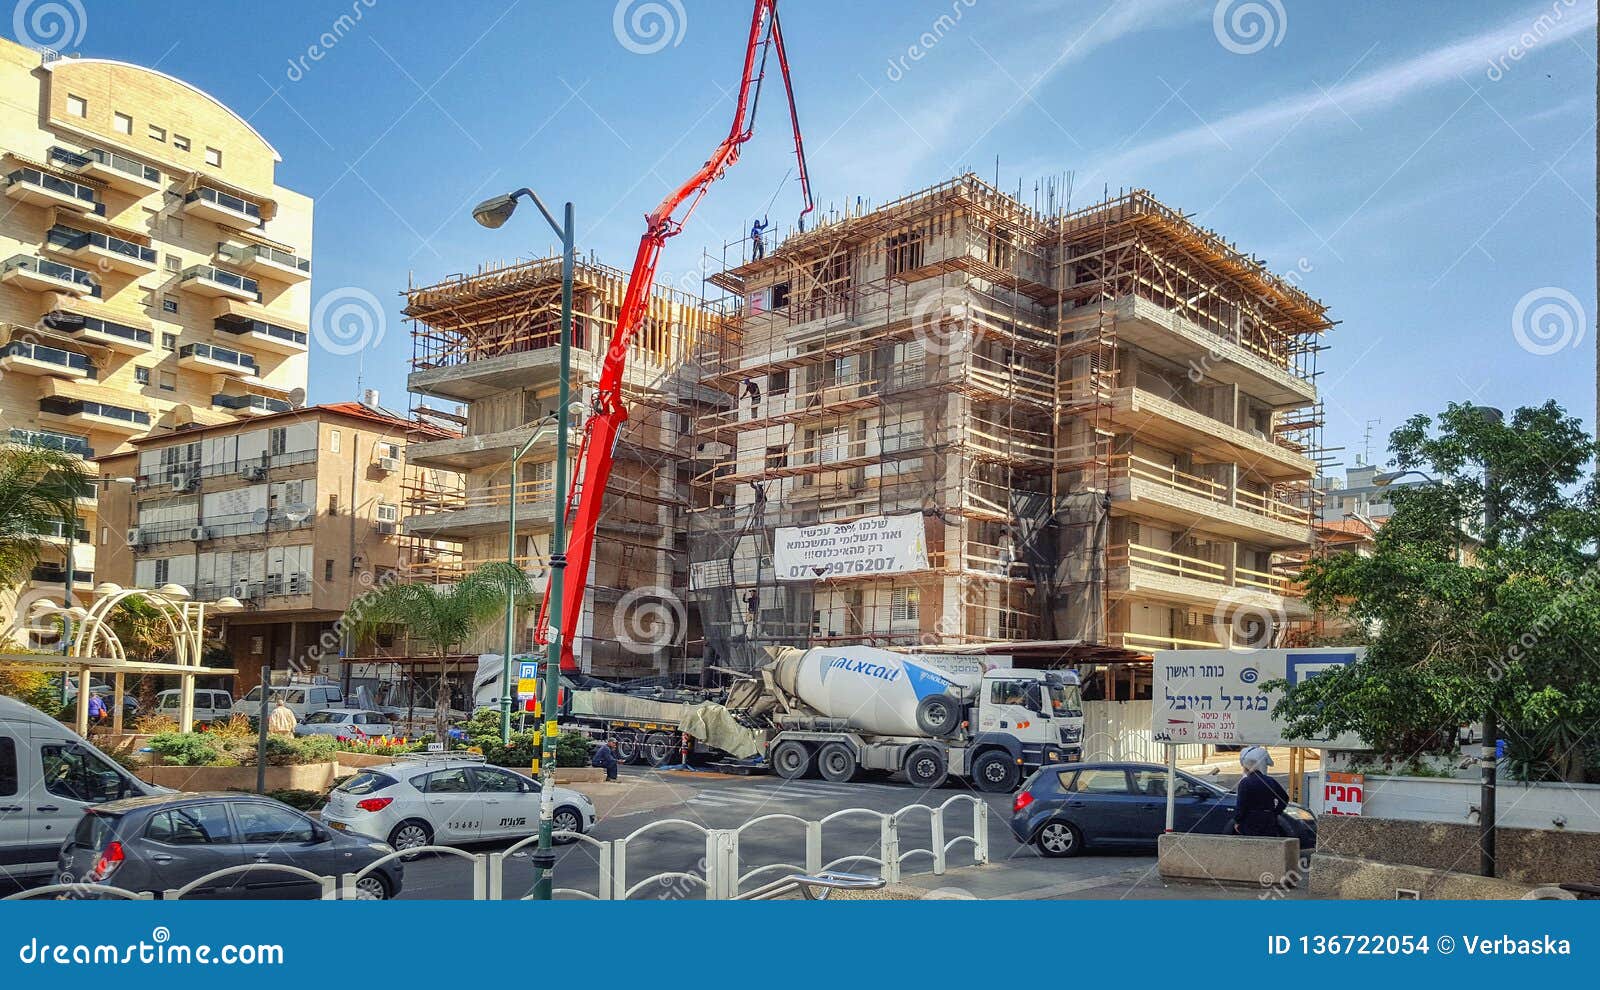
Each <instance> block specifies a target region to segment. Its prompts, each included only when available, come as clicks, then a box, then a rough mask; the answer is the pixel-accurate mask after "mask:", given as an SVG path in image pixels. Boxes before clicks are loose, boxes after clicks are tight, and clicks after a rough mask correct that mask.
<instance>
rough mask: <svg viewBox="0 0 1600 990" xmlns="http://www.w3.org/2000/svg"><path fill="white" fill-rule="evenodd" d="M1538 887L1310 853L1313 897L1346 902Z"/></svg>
mask: <svg viewBox="0 0 1600 990" xmlns="http://www.w3.org/2000/svg"><path fill="white" fill-rule="evenodd" d="M1535 886H1536V885H1533V884H1526V883H1517V882H1516V881H1513V880H1501V879H1497V878H1492V877H1480V876H1474V875H1472V874H1470V873H1460V872H1457V871H1454V870H1430V869H1427V868H1426V867H1421V866H1408V865H1405V864H1403V863H1380V862H1377V861H1375V860H1370V859H1362V858H1360V857H1356V856H1330V855H1327V854H1325V853H1321V852H1318V853H1317V854H1315V855H1314V856H1312V857H1311V896H1313V897H1323V898H1333V899H1337V900H1345V901H1392V900H1395V899H1396V898H1398V897H1402V896H1404V897H1416V898H1419V899H1421V900H1429V901H1435V900H1458V901H1459V900H1467V901H1489V900H1497V901H1509V900H1520V899H1522V898H1524V897H1526V896H1528V894H1529V893H1531V892H1532V891H1533V890H1534V889H1535Z"/></svg>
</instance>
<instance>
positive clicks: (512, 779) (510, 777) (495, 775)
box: [472, 767, 522, 794]
mask: <svg viewBox="0 0 1600 990" xmlns="http://www.w3.org/2000/svg"><path fill="white" fill-rule="evenodd" d="M472 776H473V777H474V778H476V780H477V782H478V790H479V791H483V792H486V793H489V794H520V793H522V778H520V777H518V776H517V775H516V774H514V773H507V772H506V771H504V770H491V769H489V768H488V767H478V768H476V769H474V770H473V771H472Z"/></svg>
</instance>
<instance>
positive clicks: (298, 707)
mask: <svg viewBox="0 0 1600 990" xmlns="http://www.w3.org/2000/svg"><path fill="white" fill-rule="evenodd" d="M269 690H271V691H272V694H271V695H269V696H268V701H269V702H271V703H272V704H274V705H276V704H277V702H278V699H279V698H282V699H283V703H284V704H285V705H287V706H288V707H289V710H290V711H291V712H294V717H295V719H296V720H297V721H300V722H304V721H305V719H306V716H307V715H310V714H311V713H312V712H320V711H323V710H324V709H328V708H343V707H344V692H343V691H341V690H339V687H338V685H335V684H290V685H285V686H282V687H273V688H270V689H269ZM233 714H234V715H243V716H245V717H246V718H255V717H257V716H259V715H260V714H261V685H259V684H257V685H256V686H255V687H253V688H251V689H250V693H249V694H246V695H245V696H244V697H243V698H240V699H239V700H237V701H235V702H234V703H233Z"/></svg>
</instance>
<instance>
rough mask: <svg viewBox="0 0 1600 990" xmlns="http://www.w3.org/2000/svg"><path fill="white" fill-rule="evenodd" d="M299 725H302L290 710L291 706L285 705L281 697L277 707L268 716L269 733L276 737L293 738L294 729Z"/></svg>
mask: <svg viewBox="0 0 1600 990" xmlns="http://www.w3.org/2000/svg"><path fill="white" fill-rule="evenodd" d="M298 724H300V722H299V719H297V718H295V717H294V712H292V711H290V710H289V706H288V705H286V704H284V703H283V698H282V697H281V696H280V697H279V698H278V704H277V707H276V708H274V709H272V714H271V715H268V716H267V731H268V732H270V733H272V734H273V735H275V736H292V735H294V727H295V726H296V725H298Z"/></svg>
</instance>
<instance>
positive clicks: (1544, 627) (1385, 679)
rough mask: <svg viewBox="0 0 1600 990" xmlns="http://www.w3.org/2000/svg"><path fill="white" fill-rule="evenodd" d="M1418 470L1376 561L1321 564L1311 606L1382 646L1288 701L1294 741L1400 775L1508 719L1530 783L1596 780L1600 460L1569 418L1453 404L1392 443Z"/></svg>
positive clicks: (1550, 408)
mask: <svg viewBox="0 0 1600 990" xmlns="http://www.w3.org/2000/svg"><path fill="white" fill-rule="evenodd" d="M1390 447H1391V449H1392V450H1393V452H1394V455H1395V459H1394V464H1395V466H1396V467H1397V468H1398V469H1400V470H1416V471H1422V472H1425V473H1427V474H1428V475H1430V476H1432V478H1433V479H1434V482H1433V483H1427V484H1419V485H1414V486H1406V487H1403V488H1401V487H1397V488H1396V489H1395V490H1394V493H1393V496H1392V501H1393V505H1394V514H1393V516H1391V517H1390V519H1389V520H1388V521H1387V522H1386V523H1385V524H1384V525H1383V526H1382V528H1381V529H1380V530H1379V531H1378V533H1377V534H1376V536H1375V538H1374V547H1373V550H1372V552H1371V554H1370V555H1362V554H1357V553H1354V552H1350V553H1343V554H1338V555H1335V556H1332V557H1329V558H1327V559H1323V560H1313V561H1312V562H1311V563H1310V564H1308V565H1307V567H1306V568H1305V570H1304V572H1303V574H1302V577H1303V579H1304V580H1305V583H1306V589H1307V601H1308V602H1309V604H1311V606H1312V607H1314V608H1316V609H1318V610H1319V611H1322V612H1323V613H1325V614H1335V615H1341V616H1343V617H1346V618H1348V619H1349V620H1351V621H1352V622H1353V623H1354V624H1355V625H1356V627H1357V628H1361V629H1365V630H1366V631H1367V642H1366V645H1367V653H1366V658H1365V660H1364V661H1363V662H1361V663H1359V664H1355V665H1352V666H1350V667H1348V668H1346V669H1343V670H1337V671H1333V672H1330V673H1328V674H1325V675H1322V676H1320V677H1316V678H1313V679H1311V680H1309V681H1307V682H1304V683H1303V684H1301V685H1299V686H1297V687H1295V688H1293V689H1290V690H1288V691H1287V692H1286V695H1285V698H1284V700H1283V702H1282V703H1281V704H1280V705H1279V706H1278V708H1277V710H1276V711H1275V712H1274V714H1275V715H1276V716H1277V717H1279V718H1281V719H1284V720H1285V721H1286V722H1287V723H1288V726H1289V730H1290V731H1291V733H1294V734H1318V735H1322V734H1333V733H1339V732H1355V733H1357V734H1359V735H1360V736H1361V737H1362V738H1363V739H1365V740H1367V741H1368V742H1369V743H1370V744H1372V745H1373V746H1374V747H1375V748H1376V749H1377V750H1378V751H1379V752H1380V753H1381V754H1383V755H1384V756H1385V757H1387V758H1388V759H1391V760H1400V761H1402V762H1404V761H1409V760H1411V759H1414V758H1415V757H1416V756H1418V755H1420V754H1422V753H1425V752H1430V751H1431V752H1453V751H1454V745H1455V743H1454V739H1455V730H1456V727H1457V726H1460V725H1463V724H1467V723H1472V722H1476V721H1478V720H1479V719H1481V718H1482V716H1483V714H1484V712H1486V711H1488V710H1490V709H1491V706H1492V710H1493V711H1495V712H1496V714H1497V715H1498V717H1499V720H1500V722H1501V726H1502V730H1503V738H1505V739H1506V741H1507V746H1508V757H1509V759H1510V761H1511V769H1512V772H1513V773H1514V774H1516V775H1518V776H1522V777H1525V778H1529V779H1563V780H1581V779H1583V778H1584V776H1585V773H1586V772H1591V773H1592V772H1594V771H1595V768H1596V766H1597V763H1600V761H1597V760H1596V756H1597V755H1600V752H1597V750H1596V747H1595V744H1594V741H1595V730H1596V729H1600V652H1597V651H1596V650H1595V648H1594V645H1593V644H1595V643H1597V642H1600V568H1597V555H1596V538H1597V536H1600V498H1597V488H1596V481H1595V478H1594V476H1593V474H1592V473H1591V464H1592V462H1593V460H1594V458H1595V455H1596V453H1597V446H1596V444H1595V442H1594V440H1593V439H1592V438H1591V437H1590V436H1589V435H1588V433H1587V432H1586V431H1585V430H1584V428H1583V425H1582V423H1580V422H1579V421H1578V420H1577V419H1575V418H1573V417H1571V416H1569V415H1567V413H1566V412H1565V411H1564V410H1563V409H1562V408H1561V407H1560V406H1559V405H1557V404H1556V403H1554V402H1547V403H1545V404H1544V405H1542V406H1537V407H1524V408H1520V409H1518V410H1517V411H1516V412H1515V413H1514V414H1513V415H1512V416H1511V418H1510V419H1509V420H1507V421H1498V420H1495V419H1493V418H1491V417H1486V416H1484V415H1482V414H1481V411H1480V410H1478V409H1476V408H1475V407H1472V406H1469V405H1458V404H1452V405H1450V406H1449V407H1448V408H1447V409H1446V410H1445V411H1444V412H1443V413H1442V414H1441V415H1440V416H1438V417H1437V421H1435V420H1434V419H1433V418H1431V417H1428V416H1422V415H1418V416H1414V417H1412V418H1411V419H1410V420H1409V421H1408V422H1406V424H1405V425H1403V426H1402V427H1400V428H1399V429H1398V430H1396V431H1394V433H1393V434H1392V435H1391V437H1390Z"/></svg>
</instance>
